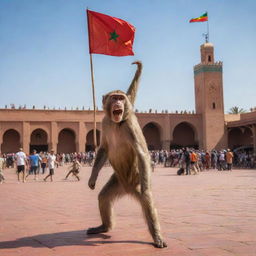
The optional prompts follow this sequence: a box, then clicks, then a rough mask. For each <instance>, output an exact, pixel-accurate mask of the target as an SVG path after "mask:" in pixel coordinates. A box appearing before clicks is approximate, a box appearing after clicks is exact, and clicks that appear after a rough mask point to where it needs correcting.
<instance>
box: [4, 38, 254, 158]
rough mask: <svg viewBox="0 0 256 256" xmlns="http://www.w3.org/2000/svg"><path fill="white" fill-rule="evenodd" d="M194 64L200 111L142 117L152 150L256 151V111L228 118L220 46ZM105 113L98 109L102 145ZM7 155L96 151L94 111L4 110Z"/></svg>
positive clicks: (205, 49) (207, 49)
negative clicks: (218, 58) (218, 53)
mask: <svg viewBox="0 0 256 256" xmlns="http://www.w3.org/2000/svg"><path fill="white" fill-rule="evenodd" d="M200 50H201V62H200V63H199V64H198V65H195V66H194V88H195V113H194V112H193V113H187V112H182V113H136V115H137V118H138V121H139V124H140V125H141V128H142V130H143V133H144V135H145V138H146V141H147V143H148V148H149V149H150V150H159V149H165V150H170V149H171V148H180V147H185V146H189V147H195V148H200V149H204V150H212V149H216V150H219V149H224V148H231V149H235V148H238V147H245V148H251V149H253V150H254V152H256V111H253V112H249V113H244V114H236V115H234V114H232V115H230V114H224V100H223V69H222V62H215V60H214V46H213V44H211V43H204V44H203V45H201V47H200ZM103 116H104V112H103V111H97V114H96V121H97V141H98V144H99V143H100V134H101V121H102V119H103ZM0 146H1V152H2V153H12V152H17V151H18V149H19V148H20V147H22V148H23V150H24V151H25V152H26V153H29V152H31V151H32V150H33V149H36V150H37V151H48V150H49V149H54V150H55V151H56V152H58V153H69V152H84V151H88V150H91V149H93V111H90V110H47V109H43V110H41V109H15V108H11V109H8V108H5V109H0Z"/></svg>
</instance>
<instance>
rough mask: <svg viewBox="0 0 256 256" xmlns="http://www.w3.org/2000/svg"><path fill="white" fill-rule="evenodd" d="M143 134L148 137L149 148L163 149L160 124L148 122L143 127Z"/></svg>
mask: <svg viewBox="0 0 256 256" xmlns="http://www.w3.org/2000/svg"><path fill="white" fill-rule="evenodd" d="M142 131H143V134H144V137H145V139H146V142H147V145H148V149H149V150H160V149H161V133H160V129H159V128H158V126H157V125H156V124H154V123H152V122H151V123H148V124H146V125H145V126H144V127H143V129H142Z"/></svg>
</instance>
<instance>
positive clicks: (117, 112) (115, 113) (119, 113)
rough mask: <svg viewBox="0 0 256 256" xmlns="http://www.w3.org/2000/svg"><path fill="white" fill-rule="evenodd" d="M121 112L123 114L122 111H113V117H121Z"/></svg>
mask: <svg viewBox="0 0 256 256" xmlns="http://www.w3.org/2000/svg"><path fill="white" fill-rule="evenodd" d="M122 112H123V111H122V109H117V110H114V111H113V114H114V115H121V114H122Z"/></svg>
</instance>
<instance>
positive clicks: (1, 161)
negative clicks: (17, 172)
mask: <svg viewBox="0 0 256 256" xmlns="http://www.w3.org/2000/svg"><path fill="white" fill-rule="evenodd" d="M3 169H4V159H3V157H2V153H1V152H0V184H2V183H3V182H4V180H5V178H4V174H3Z"/></svg>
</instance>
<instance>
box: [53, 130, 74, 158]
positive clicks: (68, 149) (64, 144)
mask: <svg viewBox="0 0 256 256" xmlns="http://www.w3.org/2000/svg"><path fill="white" fill-rule="evenodd" d="M75 141H76V135H75V132H74V131H73V130H71V129H68V128H65V129H62V130H61V131H60V132H59V136H58V145H57V152H58V153H72V152H76V142H75Z"/></svg>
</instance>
